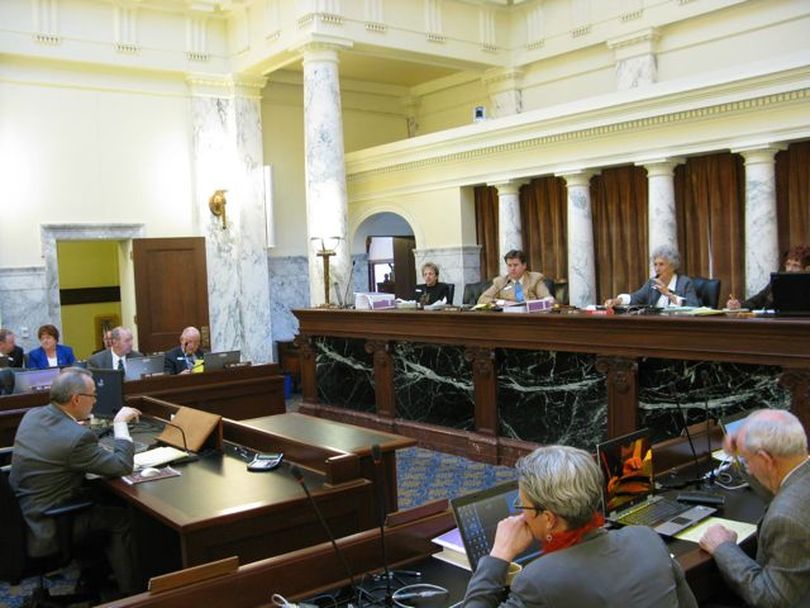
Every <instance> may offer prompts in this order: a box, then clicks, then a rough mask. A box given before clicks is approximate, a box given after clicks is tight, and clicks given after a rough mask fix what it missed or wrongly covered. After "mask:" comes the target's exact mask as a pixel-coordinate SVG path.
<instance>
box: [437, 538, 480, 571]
mask: <svg viewBox="0 0 810 608" xmlns="http://www.w3.org/2000/svg"><path fill="white" fill-rule="evenodd" d="M431 542H433V543H435V544H437V545H439V546H440V547H441V548H442V550H441V551H439V552H438V553H434V554H433V557H435V558H436V559H440V560H442V561H443V562H447V563H448V564H452V565H454V566H458V567H459V568H464V569H465V570H469V571H470V572H472V568H470V560H469V559H467V552H466V551H465V550H464V542H463V541H462V540H461V532H460V531H459V529H458V528H453V529H452V530H450V531H448V532H445V533H444V534H442V535H441V536H437V537H436V538H434V539H432V541H431Z"/></svg>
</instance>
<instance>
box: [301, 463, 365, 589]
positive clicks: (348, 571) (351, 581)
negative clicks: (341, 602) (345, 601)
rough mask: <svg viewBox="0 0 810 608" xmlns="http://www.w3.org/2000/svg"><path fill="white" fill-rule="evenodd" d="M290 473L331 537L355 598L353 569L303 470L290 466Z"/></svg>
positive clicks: (330, 540)
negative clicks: (324, 516) (309, 486)
mask: <svg viewBox="0 0 810 608" xmlns="http://www.w3.org/2000/svg"><path fill="white" fill-rule="evenodd" d="M290 473H292V476H293V477H295V480H296V481H297V482H298V484H299V485H300V486H301V487H302V488H303V489H304V493H305V494H306V495H307V499H309V503H310V504H311V505H312V510H313V511H315V515H317V516H318V521H319V522H320V523H321V527H322V528H323V529H324V531H325V532H326V536H328V537H329V542H331V543H332V548H333V549H334V550H335V553H336V554H337V556H338V559H339V560H340V563H341V564H342V565H343V568H344V569H345V570H346V574H348V576H349V584H350V586H351V593H352V596H353V595H354V590H355V586H354V575H353V574H352V570H351V568H349V562H347V561H346V557H345V556H344V555H343V551H341V550H340V547H338V544H337V543H336V542H335V537H334V536H333V535H332V530H331V529H330V528H329V524H327V523H326V520H325V519H324V518H323V514H322V513H321V510H320V509H319V508H318V503H317V502H315V499H314V498H312V494H310V492H309V488H308V487H307V483H306V481H304V474H303V473H302V472H301V469H299V468H298V467H297V466H296V465H291V466H290Z"/></svg>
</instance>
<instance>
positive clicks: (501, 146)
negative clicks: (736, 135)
mask: <svg viewBox="0 0 810 608" xmlns="http://www.w3.org/2000/svg"><path fill="white" fill-rule="evenodd" d="M809 98H810V87H804V88H801V89H797V90H793V91H786V92H781V93H774V94H771V95H763V96H757V97H751V98H749V99H742V100H738V101H731V102H726V103H718V104H707V105H705V106H703V107H699V108H693V109H687V110H679V111H672V112H663V113H661V114H657V115H653V116H647V117H643V118H637V119H631V120H617V121H615V122H606V123H605V124H601V125H598V126H592V127H586V128H576V127H573V128H571V129H568V130H560V131H558V132H554V133H549V134H547V135H541V136H536V137H526V138H521V133H520V132H517V133H514V134H513V139H512V140H511V141H505V142H501V143H498V144H494V145H490V144H487V143H485V142H487V141H489V140H491V136H490V137H487V136H486V135H483V136H482V137H481V138H480V141H481V142H482V143H481V145H475V144H474V143H473V144H472V145H469V144H468V146H467V149H465V150H460V151H456V152H448V153H442V152H439V153H437V154H433V155H430V156H428V154H429V152H430V151H431V150H425V152H424V157H423V158H417V159H415V160H410V161H405V162H396V161H394V162H392V163H391V164H389V165H386V166H382V167H376V168H372V169H368V170H363V169H360V168H359V167H361V166H362V163H360V162H358V163H356V165H357V166H358V170H353V168H352V165H354V164H355V163H353V162H352V161H351V159H347V160H348V161H349V162H347V174H346V181H347V182H355V181H360V180H363V179H367V178H369V177H373V176H378V175H385V174H391V173H399V172H403V171H418V170H419V169H422V168H425V167H435V166H437V165H442V164H451V163H459V162H462V163H463V162H466V161H470V160H474V159H478V158H481V157H486V156H498V155H502V154H506V153H512V152H518V151H520V152H525V151H528V150H532V149H536V148H542V147H545V146H549V145H554V144H559V143H564V142H570V141H577V140H583V141H584V140H593V139H596V138H599V137H604V136H609V135H610V136H613V135H617V134H621V133H626V132H635V131H640V130H642V129H648V128H650V127H657V126H663V125H667V124H676V123H683V122H691V121H698V120H703V119H706V118H711V117H716V116H720V115H728V114H734V113H740V112H744V111H746V110H751V109H757V110H761V109H762V108H764V107H767V106H779V105H785V104H793V103H797V102H805V101H806V100H808V99H809ZM578 122H579V123H580V124H582V123H584V122H587V121H586V120H585V118H582V119H580V120H579V121H578ZM537 126H538V125H533V124H528V125H525V127H526V128H527V129H528V128H531V129H533V130H534V129H535V128H536V127H537ZM449 145H450V144H449V143H448V146H449ZM437 147H438V146H435V147H432V148H431V149H435V148H437Z"/></svg>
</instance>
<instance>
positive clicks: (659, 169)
mask: <svg viewBox="0 0 810 608" xmlns="http://www.w3.org/2000/svg"><path fill="white" fill-rule="evenodd" d="M682 162H683V159H680V158H667V159H659V160H655V161H650V162H644V163H639V164H640V165H642V166H643V167H644V168H645V169H646V170H647V192H648V193H647V251H648V253H649V254H650V255H652V252H653V251H655V250H656V249H657V248H658V247H661V246H662V245H667V246H669V247H674V248H675V249H676V250H677V249H678V218H677V216H676V214H675V183H674V182H673V176H674V173H675V167H676V166H677V165H679V164H681V163H682ZM649 265H650V270H652V262H650V263H649Z"/></svg>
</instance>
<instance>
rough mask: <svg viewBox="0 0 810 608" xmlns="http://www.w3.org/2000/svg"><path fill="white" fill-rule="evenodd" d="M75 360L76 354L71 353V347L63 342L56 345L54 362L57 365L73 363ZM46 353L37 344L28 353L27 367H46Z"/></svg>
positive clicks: (62, 365) (63, 365)
mask: <svg viewBox="0 0 810 608" xmlns="http://www.w3.org/2000/svg"><path fill="white" fill-rule="evenodd" d="M75 362H76V356H75V355H74V354H73V349H72V348H70V347H69V346H66V345H64V344H57V345H56V364H57V365H58V366H59V367H65V366H67V365H73V364H74V363H75ZM48 367H50V365H48V355H46V354H45V350H44V349H43V348H42V347H41V346H38V347H36V348H35V349H34V350H32V351H31V352H30V353H28V369H47V368H48Z"/></svg>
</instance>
